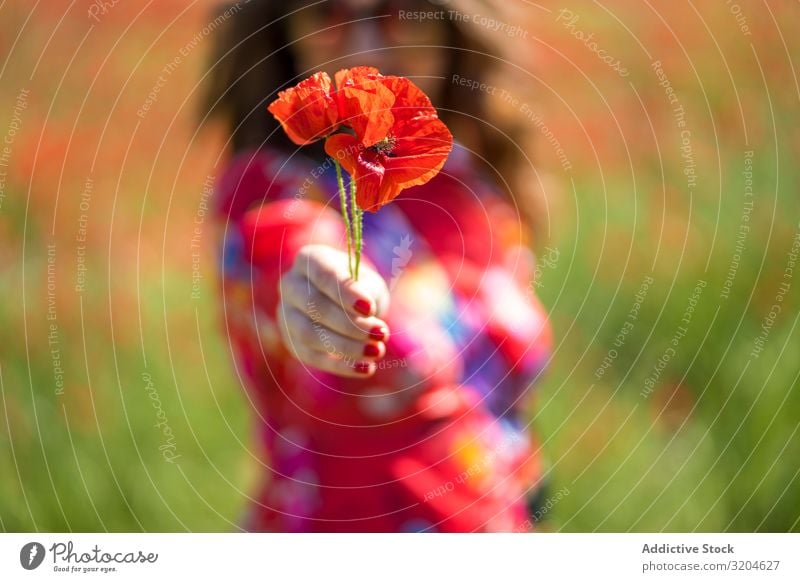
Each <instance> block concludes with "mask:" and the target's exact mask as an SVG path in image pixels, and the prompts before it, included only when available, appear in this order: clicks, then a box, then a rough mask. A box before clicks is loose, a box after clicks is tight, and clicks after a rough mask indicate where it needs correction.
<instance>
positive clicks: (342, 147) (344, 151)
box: [325, 133, 359, 176]
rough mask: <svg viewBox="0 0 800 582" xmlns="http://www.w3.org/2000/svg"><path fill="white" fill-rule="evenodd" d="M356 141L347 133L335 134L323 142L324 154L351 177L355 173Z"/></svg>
mask: <svg viewBox="0 0 800 582" xmlns="http://www.w3.org/2000/svg"><path fill="white" fill-rule="evenodd" d="M358 150H359V145H358V140H357V139H356V138H355V137H353V136H352V135H350V134H349V133H337V134H336V135H332V136H330V137H329V138H328V139H326V140H325V153H326V154H328V155H329V156H330V157H331V158H333V159H334V160H335V161H337V162H339V164H340V165H341V166H342V167H343V168H344V169H345V170H346V171H347V173H348V174H350V175H351V176H352V175H353V174H355V172H356V157H357V156H358Z"/></svg>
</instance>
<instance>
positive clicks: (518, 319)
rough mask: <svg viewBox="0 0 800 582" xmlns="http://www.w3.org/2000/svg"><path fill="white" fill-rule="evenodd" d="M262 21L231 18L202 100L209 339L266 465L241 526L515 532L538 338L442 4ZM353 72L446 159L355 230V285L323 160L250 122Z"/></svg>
mask: <svg viewBox="0 0 800 582" xmlns="http://www.w3.org/2000/svg"><path fill="white" fill-rule="evenodd" d="M275 4H277V3H273V2H256V1H251V2H250V3H249V4H246V5H242V6H241V7H238V10H236V11H230V14H231V16H230V18H229V19H228V20H227V23H226V24H227V27H228V30H227V31H226V34H225V36H224V38H223V39H222V41H221V43H220V47H219V50H218V51H217V54H216V57H217V58H216V61H215V63H214V64H213V66H212V73H211V74H212V76H213V79H214V82H213V86H212V88H211V91H210V99H209V107H210V108H211V109H212V110H214V111H215V112H217V113H218V114H220V115H221V116H222V117H223V118H224V119H225V120H226V122H227V124H228V127H229V129H230V131H231V144H232V149H233V150H234V156H233V158H232V159H231V161H230V163H229V164H228V166H227V168H226V170H225V172H224V173H223V175H222V176H221V178H220V180H219V184H218V195H217V198H218V200H219V207H218V208H219V219H220V222H221V233H222V263H223V265H222V294H223V299H224V306H223V307H224V313H225V320H226V329H227V332H228V335H229V338H230V344H231V348H232V351H233V353H234V355H235V359H236V363H237V371H238V372H239V374H240V376H242V378H243V381H244V383H245V384H246V385H247V387H248V393H249V395H250V397H251V400H252V404H253V408H254V410H255V411H256V416H257V424H258V434H259V437H260V439H261V442H262V445H263V447H264V450H265V452H266V455H265V459H266V460H265V462H264V475H263V483H262V485H261V489H260V492H259V494H258V497H257V500H256V503H254V504H253V505H252V507H251V510H250V513H249V516H248V518H247V522H246V524H245V527H246V528H247V529H250V530H253V531H458V532H461V531H467V532H471V531H522V530H526V529H528V528H529V527H530V523H531V522H530V520H529V513H528V508H527V506H528V503H527V502H528V500H530V498H531V497H532V496H533V495H534V494H535V493H536V485H537V482H538V480H539V477H540V469H539V465H538V454H537V450H536V447H535V446H534V445H533V444H532V439H531V436H530V435H529V434H528V433H527V431H526V429H525V426H526V422H525V420H524V418H523V417H522V415H521V409H522V403H523V397H524V396H525V394H526V393H527V392H528V388H529V387H530V384H531V382H532V381H533V379H534V378H535V377H536V375H537V374H539V373H540V371H541V370H542V368H543V365H544V362H545V360H546V358H547V356H548V350H549V345H550V334H549V327H548V324H547V319H546V316H545V314H544V312H543V310H542V309H541V307H540V305H539V303H538V302H537V301H536V299H535V298H534V297H532V296H531V295H530V293H529V291H528V290H529V289H531V288H532V285H531V276H532V273H533V269H532V265H531V254H530V251H529V250H528V249H529V244H530V241H529V240H528V236H527V230H528V228H527V227H526V224H525V222H524V221H522V220H521V219H520V212H519V211H518V209H517V205H516V204H515V203H514V201H513V198H512V197H511V196H510V195H509V194H507V193H505V192H504V191H503V189H502V188H501V187H499V186H498V184H502V183H504V180H503V178H502V176H504V175H507V173H508V172H507V170H504V168H508V167H509V166H510V167H516V168H519V165H518V164H517V160H516V158H515V156H514V153H513V152H514V147H513V146H511V145H509V143H510V142H509V141H508V139H509V138H508V135H504V136H503V135H502V134H501V133H500V132H497V131H492V130H490V128H491V125H490V124H488V123H487V122H486V121H485V119H486V115H485V112H484V111H483V107H484V101H483V99H481V98H480V96H479V95H475V94H472V93H470V92H469V90H466V93H465V92H464V91H465V90H464V87H463V85H460V84H458V83H453V82H452V81H451V79H452V78H454V77H453V75H454V74H459V75H461V76H470V77H472V78H480V75H481V73H482V72H483V70H484V69H485V67H486V63H482V62H481V61H480V58H479V57H480V55H481V54H483V53H484V52H485V51H483V50H482V49H481V47H480V46H479V44H478V43H477V42H476V41H475V39H473V38H470V35H469V34H467V33H466V32H465V30H462V29H461V28H459V26H460V25H459V23H458V22H457V20H464V19H455V20H454V19H453V18H451V17H450V13H449V11H450V10H454V9H455V6H454V4H453V3H448V4H447V6H446V10H442V11H441V12H442V14H443V16H442V17H436V16H431V17H428V16H426V15H423V16H419V12H421V11H431V9H436V8H438V7H437V6H436V5H433V4H429V3H427V2H401V3H397V2H380V1H375V0H346V1H336V2H322V3H317V4H316V5H313V6H305V5H304V3H302V2H289V3H287V4H284V5H282V6H276V5H275ZM401 11H403V13H402V14H401ZM411 13H415V14H416V16H408V14H411ZM356 65H370V66H374V67H377V68H379V69H380V70H381V72H382V73H384V74H398V75H403V76H407V77H410V78H411V79H412V80H414V81H415V82H416V83H417V84H419V85H420V86H421V87H422V89H423V90H425V91H426V93H427V94H428V95H429V96H430V97H431V99H432V100H433V102H434V104H437V105H439V104H440V105H441V111H442V117H443V119H444V120H445V122H446V123H447V124H448V126H449V127H450V129H451V131H452V133H453V134H454V136H455V138H456V140H457V142H459V143H457V144H456V146H455V147H454V150H453V152H452V153H451V155H450V158H449V160H448V162H447V164H446V165H445V167H444V168H443V170H442V172H440V174H439V175H438V176H437V177H436V178H434V179H433V180H431V181H430V182H429V183H427V184H425V185H424V186H420V187H416V188H411V189H409V190H406V191H405V192H403V194H401V195H400V197H399V198H398V199H396V200H395V201H394V202H392V203H391V204H390V205H387V206H386V207H384V208H383V209H381V211H380V212H379V213H376V214H371V213H366V214H365V216H364V240H365V241H366V246H365V260H364V262H362V266H361V273H360V277H359V280H358V282H354V281H353V280H352V279H350V277H349V274H348V267H347V254H346V244H345V243H344V240H345V238H344V227H343V225H342V223H341V217H340V216H339V214H338V213H337V211H336V208H337V207H338V206H337V205H338V201H337V200H336V192H337V188H336V182H335V172H334V170H333V168H332V166H331V163H330V160H327V159H326V157H325V155H324V152H323V151H322V150H321V148H317V149H314V148H313V147H312V148H308V147H306V148H303V149H302V150H298V148H296V147H295V146H293V145H292V144H291V143H290V142H289V141H288V140H287V139H286V138H285V137H284V135H283V132H282V131H280V129H279V128H278V126H277V124H276V122H275V121H274V120H273V119H272V117H271V116H270V115H269V114H267V112H266V105H267V104H268V103H269V102H270V101H272V100H273V99H274V98H275V95H276V92H277V91H278V90H280V89H285V88H287V87H288V86H291V85H293V84H295V83H297V82H298V81H299V80H300V79H302V78H305V77H307V76H309V75H310V74H311V73H313V72H316V71H318V70H325V71H328V72H330V73H333V72H335V71H336V70H339V69H341V68H346V67H351V66H356ZM497 136H501V137H502V139H499V138H498V137H497ZM465 144H468V145H465ZM309 152H310V153H309ZM478 161H482V164H483V165H479V164H477V163H476V162H478ZM515 164H516V166H515Z"/></svg>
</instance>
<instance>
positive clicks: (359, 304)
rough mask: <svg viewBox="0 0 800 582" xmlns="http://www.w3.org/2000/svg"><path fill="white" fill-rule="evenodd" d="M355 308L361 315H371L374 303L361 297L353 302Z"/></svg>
mask: <svg viewBox="0 0 800 582" xmlns="http://www.w3.org/2000/svg"><path fill="white" fill-rule="evenodd" d="M353 308H354V309H355V310H356V311H358V312H359V313H360V314H361V315H369V314H370V313H372V304H371V303H370V302H369V301H367V300H366V299H359V300H357V301H356V302H355V303H354V304H353Z"/></svg>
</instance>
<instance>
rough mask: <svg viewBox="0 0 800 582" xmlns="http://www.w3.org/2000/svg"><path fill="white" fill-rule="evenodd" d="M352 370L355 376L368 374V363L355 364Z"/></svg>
mask: <svg viewBox="0 0 800 582" xmlns="http://www.w3.org/2000/svg"><path fill="white" fill-rule="evenodd" d="M353 369H354V370H355V371H356V373H357V374H369V362H356V365H355V366H353Z"/></svg>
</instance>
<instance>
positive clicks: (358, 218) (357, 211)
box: [350, 176, 364, 281]
mask: <svg viewBox="0 0 800 582" xmlns="http://www.w3.org/2000/svg"><path fill="white" fill-rule="evenodd" d="M350 209H351V212H352V214H353V246H354V248H355V255H356V257H355V263H356V266H355V277H354V278H355V280H356V281H358V268H359V266H360V265H361V248H362V237H361V233H362V227H363V221H362V217H363V216H364V211H363V210H361V208H359V207H358V204H357V203H356V182H355V180H353V178H352V176H351V178H350Z"/></svg>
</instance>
